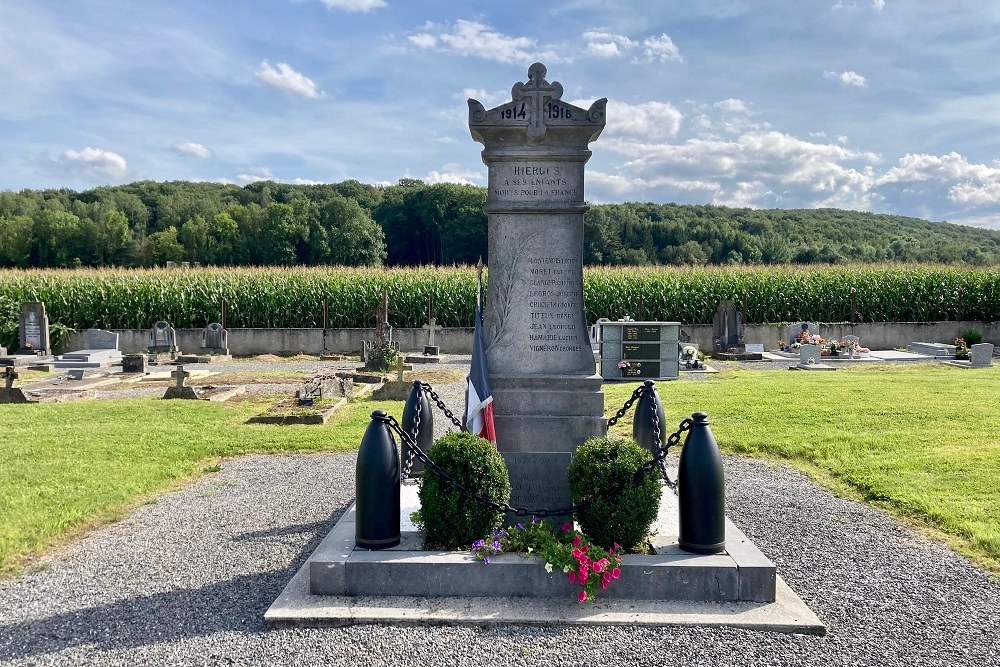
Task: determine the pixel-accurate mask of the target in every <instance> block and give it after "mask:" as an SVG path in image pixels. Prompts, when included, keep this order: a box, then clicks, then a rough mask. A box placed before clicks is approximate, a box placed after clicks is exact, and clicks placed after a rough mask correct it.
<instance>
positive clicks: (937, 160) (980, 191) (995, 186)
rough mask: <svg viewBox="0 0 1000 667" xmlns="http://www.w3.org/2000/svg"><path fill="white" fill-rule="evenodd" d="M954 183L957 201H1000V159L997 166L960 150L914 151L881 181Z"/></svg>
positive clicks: (981, 203) (978, 203)
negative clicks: (972, 159)
mask: <svg viewBox="0 0 1000 667" xmlns="http://www.w3.org/2000/svg"><path fill="white" fill-rule="evenodd" d="M928 181H933V182H938V183H953V185H951V187H950V188H949V189H948V199H950V200H951V201H953V202H955V203H956V204H965V205H968V206H984V205H989V204H998V203H1000V161H998V162H994V163H993V166H990V165H986V164H977V163H973V162H969V161H968V160H967V159H965V158H964V157H963V156H962V155H960V154H959V153H957V152H955V151H952V152H950V153H948V154H946V155H927V154H914V153H910V154H907V155H904V156H903V157H901V158H900V159H899V164H898V166H895V167H893V168H892V169H890V170H888V171H887V172H886V173H885V174H884V175H883V176H882V177H881V178H880V179H879V180H878V184H879V185H885V184H891V183H921V182H928Z"/></svg>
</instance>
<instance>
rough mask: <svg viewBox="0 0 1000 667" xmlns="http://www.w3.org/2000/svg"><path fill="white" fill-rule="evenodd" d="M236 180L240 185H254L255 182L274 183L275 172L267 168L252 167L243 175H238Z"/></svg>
mask: <svg viewBox="0 0 1000 667" xmlns="http://www.w3.org/2000/svg"><path fill="white" fill-rule="evenodd" d="M236 180H237V181H238V182H240V183H253V182H255V181H274V180H277V179H275V178H274V172H272V171H271V170H270V169H268V168H267V167H250V168H248V169H247V170H246V171H244V172H243V173H241V174H236Z"/></svg>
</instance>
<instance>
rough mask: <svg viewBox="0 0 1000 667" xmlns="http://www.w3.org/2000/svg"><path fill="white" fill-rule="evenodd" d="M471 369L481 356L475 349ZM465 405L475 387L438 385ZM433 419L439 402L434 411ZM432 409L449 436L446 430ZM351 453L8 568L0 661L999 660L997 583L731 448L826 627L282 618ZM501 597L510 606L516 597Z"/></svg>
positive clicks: (261, 470) (246, 461)
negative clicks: (21, 570)
mask: <svg viewBox="0 0 1000 667" xmlns="http://www.w3.org/2000/svg"><path fill="white" fill-rule="evenodd" d="M465 363H467V362H465ZM438 389H439V390H440V393H441V395H442V397H443V398H444V399H445V400H446V402H447V403H448V404H449V405H450V406H451V407H452V408H453V409H454V408H455V407H457V406H458V407H460V406H461V405H462V385H461V384H460V383H451V384H447V385H445V384H442V385H441V386H440V387H438ZM435 416H436V417H438V414H436V415H435ZM444 421H445V420H444V419H443V416H441V418H439V419H436V420H435V431H437V432H438V433H440V432H441V430H442V429H443V428H444V427H445V426H446V424H444ZM354 462H355V457H354V455H353V454H340V455H331V454H303V455H294V456H289V455H276V456H249V457H244V458H240V459H235V460H231V461H226V462H224V463H223V467H222V470H221V471H220V472H218V473H214V474H211V475H208V476H206V477H204V478H202V479H201V480H199V481H197V482H195V483H193V484H191V485H189V486H187V487H185V488H183V489H182V490H179V491H177V492H173V493H169V494H166V495H164V496H162V497H161V498H159V500H157V501H156V502H154V503H151V504H148V505H144V506H142V507H141V508H139V509H138V510H136V511H135V512H134V513H133V514H132V515H130V516H129V517H128V518H126V519H125V520H123V521H121V522H119V523H117V524H114V525H111V526H108V527H106V528H104V529H101V530H98V531H95V532H94V533H92V534H91V535H90V536H88V537H86V538H84V539H82V540H79V541H77V542H75V543H74V544H72V545H71V546H69V547H66V548H64V549H62V550H59V551H56V552H54V553H52V554H51V555H50V556H49V557H48V558H47V559H46V560H45V561H44V562H43V565H42V569H40V570H39V571H37V572H33V573H30V574H25V575H22V576H20V577H18V578H16V579H12V580H8V581H3V582H0V664H4V665H7V664H11V665H22V664H24V665H29V664H60V665H61V664H67V665H69V664H74V665H134V664H146V665H166V664H185V665H187V664H195V665H200V664H267V665H272V664H273V665H304V664H317V665H320V664H322V665H358V664H362V665H395V664H415V665H442V666H448V667H453V666H454V665H466V664H468V665H473V664H475V665H481V664H484V663H485V664H498V665H507V664H510V665H616V664H649V665H661V664H676V665H740V666H743V665H754V666H756V665H821V666H822V667H833V666H838V665H888V666H896V665H898V666H900V667H912V666H915V665H921V666H922V665H948V666H951V667H954V666H964V665H969V666H973V665H975V666H980V665H983V666H989V665H998V664H1000V660H998V655H1000V582H998V581H997V579H995V578H993V577H992V576H991V575H990V574H989V573H987V572H985V571H984V570H982V569H981V568H978V567H976V566H975V565H973V564H972V563H970V562H969V561H968V560H966V559H965V558H962V557H960V556H958V555H956V554H954V553H953V552H951V551H950V550H949V549H947V548H946V547H944V546H942V545H940V544H938V543H936V542H933V541H930V540H927V539H925V538H923V537H921V536H920V535H918V534H916V533H915V532H913V531H912V530H910V529H908V528H906V527H905V526H903V525H901V524H900V523H899V522H897V521H895V520H893V519H891V518H889V517H887V516H885V515H884V514H882V513H880V512H877V511H875V510H872V509H870V508H868V507H865V506H863V505H860V504H858V503H855V502H852V501H847V500H844V499H840V498H837V497H835V496H833V495H832V494H830V493H829V492H827V491H825V490H823V489H821V488H819V487H817V486H816V485H815V484H814V483H813V482H811V481H810V480H809V479H807V478H806V477H805V476H803V475H802V474H800V473H798V472H796V471H795V470H793V469H791V468H788V467H786V466H783V465H775V464H770V463H766V462H760V461H752V460H743V459H738V458H727V460H726V466H727V468H726V470H727V482H728V488H727V496H728V502H729V507H728V512H729V515H730V516H731V517H732V519H733V520H734V521H735V523H736V524H737V525H738V526H740V528H742V529H743V531H744V532H746V534H747V535H748V536H750V538H751V539H753V540H754V541H755V542H756V544H757V545H758V546H759V547H760V549H761V550H762V551H763V552H764V553H765V554H766V555H768V556H769V557H770V558H772V559H773V560H774V561H775V562H776V563H777V565H778V572H779V574H781V576H782V577H783V578H784V579H785V580H786V581H787V582H788V584H789V585H790V586H791V587H792V588H793V589H794V590H795V591H796V592H797V593H798V594H799V595H800V596H801V597H802V599H803V600H804V601H805V602H806V603H807V604H808V605H809V606H810V607H811V608H812V609H813V611H815V612H816V614H817V615H818V616H819V617H820V619H821V620H823V621H824V622H826V623H827V624H828V625H829V626H830V634H829V635H828V636H826V637H823V638H817V637H810V636H800V635H784V634H776V633H761V632H752V631H745V630H735V629H688V628H660V629H649V628H633V627H608V628H589V629H588V628H530V627H517V626H512V627H501V628H492V629H480V628H462V627H455V628H420V627H416V628H412V627H411V628H406V627H403V628H400V627H389V626H359V627H349V628H343V629H323V630H268V629H266V628H265V626H264V623H263V614H264V611H265V610H266V609H267V608H268V606H270V604H271V602H273V601H274V599H275V598H276V597H277V596H278V594H279V593H280V592H281V590H282V588H283V587H284V586H285V584H286V583H287V582H288V581H289V580H290V579H291V577H292V575H293V574H294V573H295V571H296V570H297V569H298V567H299V566H300V565H301V564H302V562H303V561H304V560H305V559H306V558H307V557H308V555H309V554H310V553H311V552H312V550H313V549H314V548H315V547H316V545H317V544H318V543H319V540H320V539H322V537H323V536H325V535H326V533H327V532H328V531H329V529H330V528H331V527H332V525H333V523H334V521H335V520H336V519H337V518H339V516H340V515H341V514H342V513H343V511H344V510H345V509H346V507H347V506H348V505H349V504H350V503H351V502H352V500H353V496H354ZM510 603H511V602H510V601H498V604H510Z"/></svg>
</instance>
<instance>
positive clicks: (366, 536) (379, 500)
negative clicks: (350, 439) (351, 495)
mask: <svg viewBox="0 0 1000 667" xmlns="http://www.w3.org/2000/svg"><path fill="white" fill-rule="evenodd" d="M356 473H357V474H356V482H355V483H356V484H357V487H356V489H357V501H356V502H357V505H356V507H355V514H356V518H355V530H354V543H355V544H356V545H357V546H358V547H361V548H363V549H388V548H390V547H394V546H397V545H398V544H399V533H400V524H399V512H400V509H399V453H398V452H397V451H396V442H395V440H393V438H392V432H391V431H390V430H389V419H388V417H387V416H386V414H385V411H383V410H376V411H375V412H373V413H372V420H371V423H369V424H368V428H367V429H365V435H364V437H363V438H362V439H361V447H360V448H359V449H358V465H357V470H356Z"/></svg>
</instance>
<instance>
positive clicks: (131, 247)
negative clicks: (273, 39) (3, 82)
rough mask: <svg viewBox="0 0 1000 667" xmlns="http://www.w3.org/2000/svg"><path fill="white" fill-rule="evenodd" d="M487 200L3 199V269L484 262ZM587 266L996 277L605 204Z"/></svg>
mask: <svg viewBox="0 0 1000 667" xmlns="http://www.w3.org/2000/svg"><path fill="white" fill-rule="evenodd" d="M485 200H486V191H485V189H484V188H481V187H476V186H471V185H455V184H438V185H428V184H425V183H423V182H421V181H417V180H412V179H403V180H401V181H399V183H398V184H396V185H392V186H374V185H367V184H363V183H359V182H357V181H344V182H342V183H334V184H323V185H291V184H287V183H274V182H271V181H261V182H256V183H251V184H249V185H246V186H243V187H240V186H236V185H225V184H220V183H190V182H183V181H182V182H170V183H157V182H152V181H142V182H137V183H131V184H129V185H122V186H116V187H101V188H96V189H94V190H88V191H86V192H74V191H71V190H23V191H21V192H9V191H7V192H0V266H6V267H12V266H13V267H49V266H57V267H58V266H115V265H119V266H152V265H162V264H164V263H165V262H167V261H174V262H180V261H190V262H201V263H202V264H216V265H247V264H248V265H264V264H276V265H293V264H307V265H313V264H348V265H378V264H381V263H385V264H390V265H418V264H452V263H457V264H466V263H475V262H476V261H477V259H478V258H479V257H483V258H484V259H488V257H487V239H486V216H485V214H484V213H483V210H482V209H483V204H484V203H485ZM585 224H586V234H585V250H584V253H585V260H586V262H587V263H588V264H612V265H614V264H633V265H635V264H707V263H711V264H723V263H786V262H793V263H814V262H822V263H838V262H880V261H898V262H914V261H915V262H943V263H964V264H986V263H990V264H992V263H1000V231H992V230H985V229H977V228H973V227H965V226H962V225H953V224H949V223H945V222H929V221H927V220H921V219H919V218H907V217H902V216H895V215H874V214H870V213H859V212H856V211H843V210H839V209H801V210H789V211H784V210H753V209H736V208H727V207H724V206H690V205H677V204H648V203H646V204H644V203H627V204H601V205H596V206H593V207H592V208H591V210H590V212H589V213H588V214H587V217H586V223H585Z"/></svg>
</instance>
